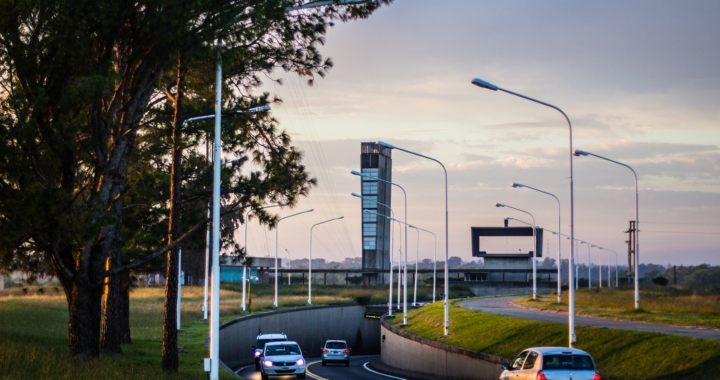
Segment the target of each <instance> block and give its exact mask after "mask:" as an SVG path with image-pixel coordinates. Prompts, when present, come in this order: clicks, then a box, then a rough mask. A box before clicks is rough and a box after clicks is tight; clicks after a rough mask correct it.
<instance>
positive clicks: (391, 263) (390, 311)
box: [350, 192, 402, 317]
mask: <svg viewBox="0 0 720 380" xmlns="http://www.w3.org/2000/svg"><path fill="white" fill-rule="evenodd" d="M350 195H352V196H353V197H356V198H360V199H366V200H369V201H373V202H375V203H377V204H379V205H383V206H385V207H387V208H388V210H390V215H392V217H393V218H394V217H395V211H393V209H392V208H391V207H390V206H388V205H386V204H385V203H382V202H378V201H377V200H376V199H372V198H370V197H364V196H362V195H360V194H358V193H355V192H353V193H350ZM391 227H392V225H391ZM390 237H391V238H390V275H389V277H388V278H389V281H388V282H389V283H390V284H389V285H390V294H389V295H388V315H389V316H391V317H392V292H393V270H392V269H393V268H392V265H393V250H394V249H395V234H394V233H393V230H392V228H391V229H390ZM401 257H402V256H401ZM398 270H399V267H398ZM398 274H399V273H398ZM399 288H400V278H398V290H399ZM399 297H400V294H399V292H398V305H399V304H400V298H399Z"/></svg>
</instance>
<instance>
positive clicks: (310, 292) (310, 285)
mask: <svg viewBox="0 0 720 380" xmlns="http://www.w3.org/2000/svg"><path fill="white" fill-rule="evenodd" d="M342 218H344V216H338V217H337V218H332V219H328V220H326V221H324V222H320V223H315V224H313V225H312V227H310V262H309V263H308V264H309V265H308V305H312V236H313V235H312V233H313V228H315V226H317V225H320V224H324V223H327V222H332V221H333V220H338V219H342Z"/></svg>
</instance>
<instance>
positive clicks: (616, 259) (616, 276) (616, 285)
mask: <svg viewBox="0 0 720 380" xmlns="http://www.w3.org/2000/svg"><path fill="white" fill-rule="evenodd" d="M600 249H604V250H606V251H608V252H612V253H614V254H615V287H616V288H617V287H618V263H617V261H618V256H617V252H615V251H613V250H612V249H607V248H600ZM609 270H610V269H608V271H609ZM609 278H610V276H609V275H608V280H609Z"/></svg>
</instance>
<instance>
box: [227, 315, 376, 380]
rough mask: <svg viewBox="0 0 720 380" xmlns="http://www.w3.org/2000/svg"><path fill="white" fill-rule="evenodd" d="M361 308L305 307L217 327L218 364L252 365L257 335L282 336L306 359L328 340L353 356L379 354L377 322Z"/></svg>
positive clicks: (245, 318) (317, 354) (244, 319)
mask: <svg viewBox="0 0 720 380" xmlns="http://www.w3.org/2000/svg"><path fill="white" fill-rule="evenodd" d="M365 310H366V307H365V306H361V305H340V306H321V307H306V308H301V309H291V310H282V311H276V312H270V313H263V314H255V315H251V316H247V317H243V318H239V319H236V320H234V321H231V322H228V323H225V324H223V325H222V326H220V360H222V361H223V362H224V363H225V364H226V365H227V366H229V367H231V368H232V367H236V366H239V365H243V364H250V363H252V362H253V349H252V346H254V345H255V341H256V337H257V335H258V334H259V333H265V334H269V333H285V334H286V335H287V337H288V339H289V340H294V341H296V342H298V343H299V344H300V348H302V350H303V351H305V352H307V356H319V355H320V346H322V345H324V344H325V341H326V340H328V339H343V340H346V341H347V342H348V345H349V346H350V347H351V348H352V353H353V354H364V353H374V354H377V353H378V352H379V351H380V320H379V319H370V318H365Z"/></svg>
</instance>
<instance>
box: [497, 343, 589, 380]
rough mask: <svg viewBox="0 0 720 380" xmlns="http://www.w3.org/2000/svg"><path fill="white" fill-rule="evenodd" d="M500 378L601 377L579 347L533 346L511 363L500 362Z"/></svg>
mask: <svg viewBox="0 0 720 380" xmlns="http://www.w3.org/2000/svg"><path fill="white" fill-rule="evenodd" d="M500 380H601V379H600V373H599V372H598V371H597V367H596V366H595V361H593V359H592V357H590V355H589V354H588V353H587V352H585V351H582V350H578V349H575V348H567V347H532V348H528V349H527V350H525V351H523V352H521V353H520V355H518V356H517V358H515V360H513V362H512V364H503V372H502V374H500Z"/></svg>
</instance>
